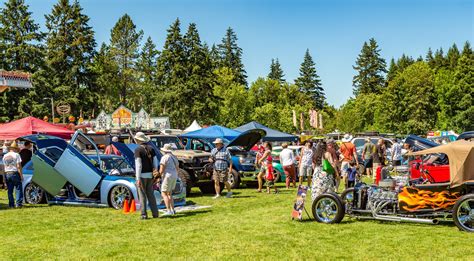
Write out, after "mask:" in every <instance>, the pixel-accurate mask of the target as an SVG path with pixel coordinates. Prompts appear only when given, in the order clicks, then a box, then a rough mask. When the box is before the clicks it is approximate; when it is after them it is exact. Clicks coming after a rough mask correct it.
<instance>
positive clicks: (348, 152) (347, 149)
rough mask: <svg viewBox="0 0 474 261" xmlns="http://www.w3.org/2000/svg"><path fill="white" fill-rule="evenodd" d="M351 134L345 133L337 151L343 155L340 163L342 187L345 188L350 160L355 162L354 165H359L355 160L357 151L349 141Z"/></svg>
mask: <svg viewBox="0 0 474 261" xmlns="http://www.w3.org/2000/svg"><path fill="white" fill-rule="evenodd" d="M351 140H352V136H351V135H349V134H345V135H344V138H343V139H342V144H341V146H339V151H340V152H341V155H342V156H343V157H344V158H343V159H342V164H341V174H342V181H343V182H344V187H345V188H346V189H347V176H348V174H349V173H348V170H349V168H350V163H351V161H354V162H355V163H356V166H358V165H359V161H358V160H357V152H356V148H355V146H354V144H352V143H351Z"/></svg>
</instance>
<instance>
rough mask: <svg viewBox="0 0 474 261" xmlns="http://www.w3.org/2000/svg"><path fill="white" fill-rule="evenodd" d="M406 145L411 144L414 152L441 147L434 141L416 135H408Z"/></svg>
mask: <svg viewBox="0 0 474 261" xmlns="http://www.w3.org/2000/svg"><path fill="white" fill-rule="evenodd" d="M405 143H408V144H410V146H411V147H412V149H413V151H420V150H426V149H430V148H434V147H437V146H439V144H438V143H436V142H434V141H431V140H428V139H424V138H422V137H419V136H416V135H408V137H406V139H405Z"/></svg>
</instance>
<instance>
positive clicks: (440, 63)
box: [434, 48, 448, 70]
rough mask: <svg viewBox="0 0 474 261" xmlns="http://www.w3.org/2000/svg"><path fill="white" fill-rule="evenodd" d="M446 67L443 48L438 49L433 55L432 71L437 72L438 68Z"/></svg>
mask: <svg viewBox="0 0 474 261" xmlns="http://www.w3.org/2000/svg"><path fill="white" fill-rule="evenodd" d="M447 66H448V61H447V60H446V58H445V57H444V52H443V48H439V49H438V50H436V51H435V54H434V69H435V70H438V69H439V68H442V67H447Z"/></svg>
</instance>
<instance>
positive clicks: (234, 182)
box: [228, 169, 240, 189]
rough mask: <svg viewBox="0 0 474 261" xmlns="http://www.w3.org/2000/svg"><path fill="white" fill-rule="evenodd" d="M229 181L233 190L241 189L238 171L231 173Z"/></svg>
mask: <svg viewBox="0 0 474 261" xmlns="http://www.w3.org/2000/svg"><path fill="white" fill-rule="evenodd" d="M228 181H229V184H230V187H231V188H233V189H236V188H239V187H240V175H239V172H237V170H235V169H233V170H232V172H231V173H229V177H228Z"/></svg>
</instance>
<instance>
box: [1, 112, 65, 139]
mask: <svg viewBox="0 0 474 261" xmlns="http://www.w3.org/2000/svg"><path fill="white" fill-rule="evenodd" d="M31 134H46V135H52V136H56V137H60V138H63V139H69V138H71V135H72V134H74V131H72V130H68V129H66V128H64V127H61V126H57V125H54V124H52V123H48V122H45V121H42V120H40V119H37V118H35V117H26V118H23V119H21V120H16V121H12V122H9V123H5V124H2V125H0V140H14V139H16V138H19V137H21V136H25V135H31Z"/></svg>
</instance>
